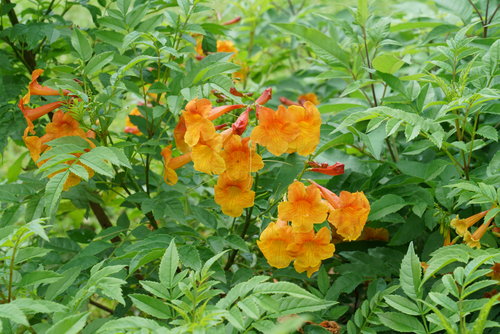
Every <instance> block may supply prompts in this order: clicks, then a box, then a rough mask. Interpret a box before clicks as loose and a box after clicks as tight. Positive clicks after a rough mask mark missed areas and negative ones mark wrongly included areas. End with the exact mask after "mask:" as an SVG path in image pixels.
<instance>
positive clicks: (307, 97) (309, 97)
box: [298, 93, 319, 106]
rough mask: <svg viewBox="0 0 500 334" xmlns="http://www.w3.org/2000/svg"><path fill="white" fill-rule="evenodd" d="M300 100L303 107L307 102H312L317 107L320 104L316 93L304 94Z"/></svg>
mask: <svg viewBox="0 0 500 334" xmlns="http://www.w3.org/2000/svg"><path fill="white" fill-rule="evenodd" d="M298 100H299V103H300V104H301V105H304V104H305V103H306V102H307V101H309V102H311V103H312V104H314V105H315V106H317V105H318V104H319V100H318V97H317V96H316V94H314V93H307V94H302V95H300V96H299V98H298Z"/></svg>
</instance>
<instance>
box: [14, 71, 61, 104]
mask: <svg viewBox="0 0 500 334" xmlns="http://www.w3.org/2000/svg"><path fill="white" fill-rule="evenodd" d="M43 72H44V71H43V70H42V69H36V70H34V71H33V72H32V73H31V82H30V83H29V85H28V93H27V94H26V95H24V97H23V98H22V103H24V104H27V103H29V102H30V97H31V95H44V96H57V95H61V94H60V93H59V91H58V90H56V89H53V88H50V87H47V86H42V85H40V84H39V83H38V78H39V77H40V76H41V75H42V73H43ZM62 93H63V95H67V94H68V93H69V92H68V91H67V90H64V91H63V92H62Z"/></svg>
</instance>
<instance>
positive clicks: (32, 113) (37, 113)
mask: <svg viewBox="0 0 500 334" xmlns="http://www.w3.org/2000/svg"><path fill="white" fill-rule="evenodd" d="M63 104H64V102H62V101H57V102H52V103H47V104H44V105H43V106H40V107H36V108H33V109H31V108H26V107H25V106H24V104H23V100H20V101H19V109H21V111H22V112H23V115H24V117H25V118H26V121H27V122H29V121H34V120H36V119H38V118H40V117H42V116H44V115H47V114H48V113H49V112H51V111H53V110H55V109H57V108H59V107H60V106H62V105H63Z"/></svg>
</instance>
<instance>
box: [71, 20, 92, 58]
mask: <svg viewBox="0 0 500 334" xmlns="http://www.w3.org/2000/svg"><path fill="white" fill-rule="evenodd" d="M71 45H73V48H74V49H75V50H76V52H78V55H79V56H80V57H81V58H82V59H83V61H87V60H89V59H90V57H92V53H93V52H94V50H93V49H92V46H91V45H90V42H89V40H88V39H87V36H86V34H85V33H84V32H83V31H82V30H80V29H79V28H78V27H74V29H73V34H72V35H71Z"/></svg>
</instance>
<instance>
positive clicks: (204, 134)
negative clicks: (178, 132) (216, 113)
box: [182, 99, 216, 148]
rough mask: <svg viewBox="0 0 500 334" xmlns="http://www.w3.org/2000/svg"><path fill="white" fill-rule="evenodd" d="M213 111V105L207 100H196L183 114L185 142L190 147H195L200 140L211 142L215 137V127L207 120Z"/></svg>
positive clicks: (187, 106)
mask: <svg viewBox="0 0 500 334" xmlns="http://www.w3.org/2000/svg"><path fill="white" fill-rule="evenodd" d="M211 110H212V103H211V102H210V101H209V100H207V99H200V100H199V99H194V100H192V101H190V102H189V103H188V104H187V105H186V110H185V111H184V112H183V113H182V116H183V119H184V122H185V126H186V133H185V134H184V141H185V142H186V144H187V145H188V146H189V147H191V148H192V147H194V146H195V145H196V144H197V143H198V141H199V140H200V138H202V139H204V140H210V139H211V138H212V137H214V136H215V134H216V132H215V126H214V125H213V124H212V122H211V121H210V120H209V119H208V118H207V117H208V115H209V114H210V111H211Z"/></svg>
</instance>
